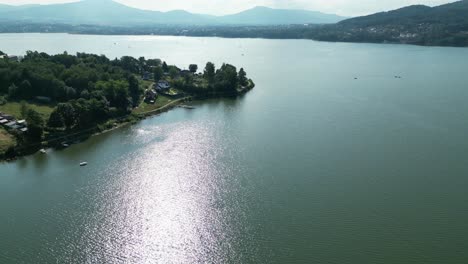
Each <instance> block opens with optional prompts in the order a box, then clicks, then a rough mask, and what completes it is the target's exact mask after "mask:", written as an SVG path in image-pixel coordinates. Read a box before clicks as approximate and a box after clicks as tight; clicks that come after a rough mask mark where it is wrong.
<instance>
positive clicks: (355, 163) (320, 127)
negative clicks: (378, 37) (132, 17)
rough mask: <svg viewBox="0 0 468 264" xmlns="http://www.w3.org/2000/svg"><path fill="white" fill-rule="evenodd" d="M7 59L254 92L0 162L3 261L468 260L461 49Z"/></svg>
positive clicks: (466, 116) (230, 50)
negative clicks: (211, 81)
mask: <svg viewBox="0 0 468 264" xmlns="http://www.w3.org/2000/svg"><path fill="white" fill-rule="evenodd" d="M0 50H2V51H4V52H6V53H9V54H13V55H20V54H24V53H25V52H26V51H27V50H38V51H44V52H48V53H61V52H63V51H67V52H69V53H75V52H88V53H97V54H105V55H107V56H108V57H110V58H114V57H120V56H123V55H131V56H135V57H140V56H144V57H146V58H161V59H163V60H166V61H167V62H168V63H171V64H176V65H178V66H180V67H188V65H189V64H190V63H196V64H198V65H199V68H200V69H201V68H203V66H204V64H205V63H206V62H207V61H212V62H214V63H215V64H216V65H217V66H218V67H219V66H220V65H221V64H222V63H223V62H228V63H231V64H234V65H236V66H237V67H239V68H240V67H243V68H245V70H246V71H247V74H248V76H249V77H250V78H252V79H253V80H254V81H255V83H256V85H257V86H256V87H255V89H254V90H252V91H251V92H249V93H248V94H247V95H245V96H243V97H240V98H237V99H222V100H221V99H219V100H208V101H203V102H196V103H195V104H194V105H195V107H196V109H194V110H188V109H174V110H172V111H170V112H167V113H164V114H161V115H159V116H154V117H150V118H148V119H146V120H143V121H141V122H139V123H138V124H136V125H133V126H126V127H123V128H120V129H117V130H114V131H112V132H109V133H106V134H102V135H99V136H96V137H93V138H91V139H89V140H88V141H85V142H83V143H81V144H76V145H73V146H71V147H70V148H68V149H66V150H62V151H52V150H50V153H49V154H47V155H39V154H37V155H33V156H28V157H25V158H21V159H19V160H17V161H15V162H10V163H1V164H0V263H336V264H342V263H374V264H375V263H446V264H447V263H466V260H467V259H468V250H467V248H468V238H467V235H468V207H467V206H468V195H467V189H468V177H467V175H468V103H467V100H468V74H467V69H468V61H467V60H466V58H468V49H462V48H439V47H417V46H405V45H375V44H349V43H326V42H315V41H308V40H262V39H220V38H185V37H159V36H88V35H67V34H1V35H0ZM395 76H401V77H402V78H401V79H399V78H395ZM356 78H357V79H356ZM82 161H87V162H88V163H89V165H88V166H87V167H79V163H80V162H82Z"/></svg>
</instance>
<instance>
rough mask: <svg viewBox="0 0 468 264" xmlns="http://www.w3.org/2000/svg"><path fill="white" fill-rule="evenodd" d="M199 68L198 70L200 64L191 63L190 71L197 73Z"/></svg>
mask: <svg viewBox="0 0 468 264" xmlns="http://www.w3.org/2000/svg"><path fill="white" fill-rule="evenodd" d="M197 70H198V65H196V64H190V65H189V71H190V72H191V73H196V72H197Z"/></svg>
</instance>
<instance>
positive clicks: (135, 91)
mask: <svg viewBox="0 0 468 264" xmlns="http://www.w3.org/2000/svg"><path fill="white" fill-rule="evenodd" d="M128 91H129V93H130V97H131V98H132V103H133V106H134V107H135V106H137V105H138V103H139V102H140V96H141V89H140V83H139V82H138V80H137V78H136V77H135V76H134V75H130V76H129V77H128Z"/></svg>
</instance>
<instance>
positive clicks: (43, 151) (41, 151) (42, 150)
mask: <svg viewBox="0 0 468 264" xmlns="http://www.w3.org/2000/svg"><path fill="white" fill-rule="evenodd" d="M39 152H40V153H41V154H47V152H46V151H45V149H41V150H39Z"/></svg>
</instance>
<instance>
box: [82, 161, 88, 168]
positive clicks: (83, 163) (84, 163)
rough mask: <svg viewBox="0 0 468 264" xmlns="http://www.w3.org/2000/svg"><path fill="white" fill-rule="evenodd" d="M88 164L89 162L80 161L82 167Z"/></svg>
mask: <svg viewBox="0 0 468 264" xmlns="http://www.w3.org/2000/svg"><path fill="white" fill-rule="evenodd" d="M86 165H88V162H81V163H80V166H81V167H83V166H86Z"/></svg>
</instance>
